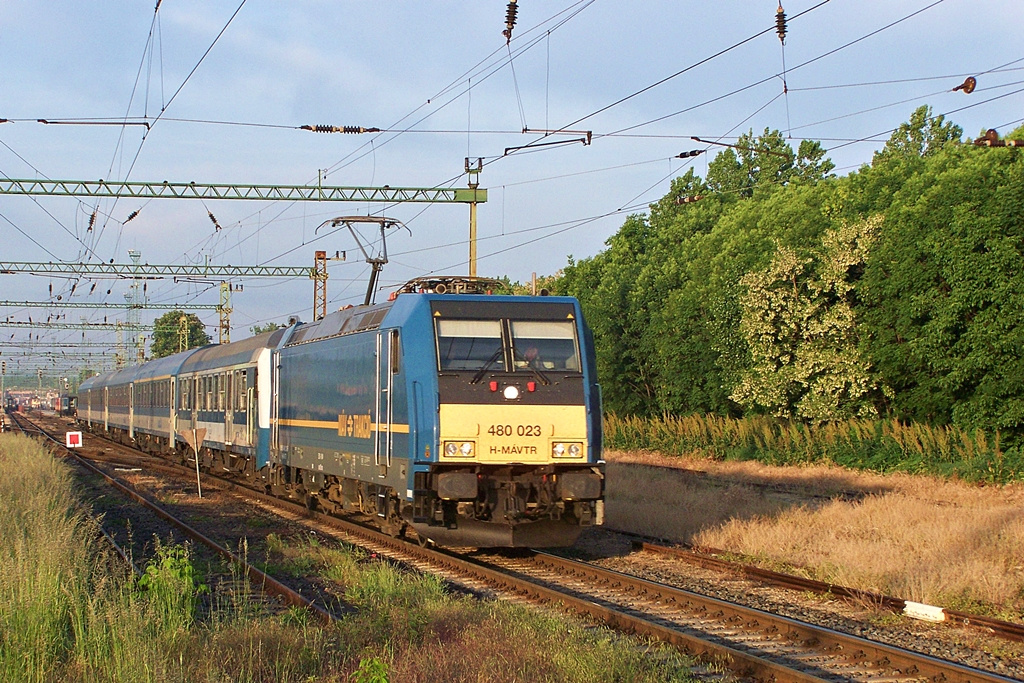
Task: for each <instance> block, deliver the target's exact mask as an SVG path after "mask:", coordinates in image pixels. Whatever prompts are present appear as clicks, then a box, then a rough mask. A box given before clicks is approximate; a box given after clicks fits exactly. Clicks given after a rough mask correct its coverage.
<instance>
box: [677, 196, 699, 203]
mask: <svg viewBox="0 0 1024 683" xmlns="http://www.w3.org/2000/svg"><path fill="white" fill-rule="evenodd" d="M702 199H704V195H701V194H695V195H692V196H690V197H676V204H692V203H694V202H699V201H700V200H702Z"/></svg>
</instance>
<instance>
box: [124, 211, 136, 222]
mask: <svg viewBox="0 0 1024 683" xmlns="http://www.w3.org/2000/svg"><path fill="white" fill-rule="evenodd" d="M138 215H139V212H138V211H132V212H131V213H130V214H128V218H125V219H124V222H125V223H127V222H128V221H130V220H132V219H133V218H135V217H136V216H138Z"/></svg>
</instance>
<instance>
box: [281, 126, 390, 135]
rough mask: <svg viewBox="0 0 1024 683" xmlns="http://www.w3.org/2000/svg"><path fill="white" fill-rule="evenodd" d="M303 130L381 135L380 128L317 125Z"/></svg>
mask: <svg viewBox="0 0 1024 683" xmlns="http://www.w3.org/2000/svg"><path fill="white" fill-rule="evenodd" d="M299 128H301V129H302V130H311V131H313V132H314V133H350V134H357V133H379V132H380V128H364V127H363V126H328V125H325V124H317V125H315V126H299Z"/></svg>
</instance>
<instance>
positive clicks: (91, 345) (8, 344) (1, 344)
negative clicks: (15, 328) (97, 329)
mask: <svg viewBox="0 0 1024 683" xmlns="http://www.w3.org/2000/svg"><path fill="white" fill-rule="evenodd" d="M4 348H10V349H107V350H109V351H115V350H116V348H117V347H116V346H115V345H114V344H112V343H110V342H87V341H77V342H76V341H63V342H49V341H17V340H7V341H0V349H4Z"/></svg>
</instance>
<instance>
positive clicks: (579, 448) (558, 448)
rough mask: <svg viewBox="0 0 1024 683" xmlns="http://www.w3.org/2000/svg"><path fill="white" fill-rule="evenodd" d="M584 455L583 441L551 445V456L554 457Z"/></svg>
mask: <svg viewBox="0 0 1024 683" xmlns="http://www.w3.org/2000/svg"><path fill="white" fill-rule="evenodd" d="M581 455H583V444H581V443H556V444H552V446H551V457H553V458H578V457H580V456H581Z"/></svg>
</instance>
